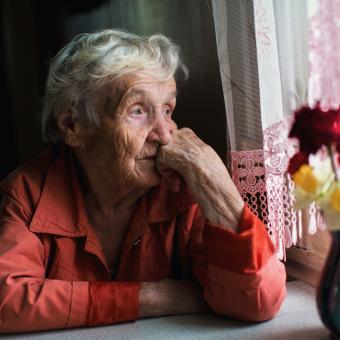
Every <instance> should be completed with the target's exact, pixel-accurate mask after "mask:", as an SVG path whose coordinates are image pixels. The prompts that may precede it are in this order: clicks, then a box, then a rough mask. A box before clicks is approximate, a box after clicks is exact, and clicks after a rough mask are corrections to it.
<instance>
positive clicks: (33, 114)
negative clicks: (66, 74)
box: [0, 0, 227, 178]
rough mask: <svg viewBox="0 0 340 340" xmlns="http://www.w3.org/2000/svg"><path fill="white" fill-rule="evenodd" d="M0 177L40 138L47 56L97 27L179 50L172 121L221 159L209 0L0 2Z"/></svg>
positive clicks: (34, 149) (222, 131)
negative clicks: (182, 73) (182, 67)
mask: <svg viewBox="0 0 340 340" xmlns="http://www.w3.org/2000/svg"><path fill="white" fill-rule="evenodd" d="M0 18H1V28H0V29H1V31H0V33H1V34H0V75H1V82H0V86H1V88H0V152H1V158H0V178H3V177H4V176H5V175H6V174H7V173H8V172H9V171H10V170H12V169H14V168H15V167H16V166H18V165H19V164H21V163H23V162H24V161H26V160H27V159H29V158H31V157H33V156H34V155H35V154H37V153H38V152H39V150H40V149H41V148H42V147H43V146H42V144H41V134H40V122H39V115H40V112H41V109H42V99H43V95H44V85H45V80H46V75H47V70H48V62H49V60H50V58H51V57H52V56H54V55H55V54H56V52H57V51H58V50H59V49H60V48H61V47H62V46H63V45H65V44H66V43H67V42H68V41H69V40H70V39H71V38H72V37H73V36H74V35H76V34H78V33H83V32H93V31H96V30H98V29H102V28H123V29H126V30H128V31H131V32H134V33H137V34H138V33H139V34H144V35H149V34H153V33H162V34H165V35H167V36H168V37H170V38H172V39H173V40H174V41H175V42H176V43H177V44H178V45H179V46H180V47H181V48H182V54H183V59H184V62H185V64H186V65H187V66H188V67H189V70H190V77H189V81H188V82H187V83H186V84H184V86H183V87H182V88H181V89H180V93H179V96H178V104H177V108H176V111H175V116H174V117H175V121H176V122H177V124H178V125H179V127H183V126H188V127H190V128H192V129H193V130H194V131H195V132H196V133H197V134H198V135H199V136H200V138H202V139H203V140H204V141H205V142H206V143H208V144H210V145H211V146H212V147H213V148H214V149H215V150H216V151H217V153H218V154H219V155H220V157H221V158H222V159H223V160H224V159H225V153H226V151H227V141H226V120H225V113H224V112H225V108H224V102H223V93H222V86H221V81H220V75H219V66H218V57H217V51H216V42H215V33H214V24H213V18H212V9H211V4H210V0H100V1H99V0H96V1H95V0H82V1H80V0H67V1H65V0H58V1H53V0H2V1H1V4H0Z"/></svg>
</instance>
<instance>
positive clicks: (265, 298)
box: [204, 261, 286, 322]
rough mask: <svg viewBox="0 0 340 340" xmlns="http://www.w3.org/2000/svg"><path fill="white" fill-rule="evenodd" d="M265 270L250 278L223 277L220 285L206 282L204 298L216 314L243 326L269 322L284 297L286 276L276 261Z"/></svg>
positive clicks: (231, 275) (248, 276) (243, 275)
mask: <svg viewBox="0 0 340 340" xmlns="http://www.w3.org/2000/svg"><path fill="white" fill-rule="evenodd" d="M268 269H269V268H266V270H264V271H262V272H259V273H256V274H250V275H247V274H232V273H230V272H229V273H228V275H226V274H227V273H225V277H224V280H222V281H219V282H216V281H215V282H214V280H209V284H208V286H207V287H206V289H205V293H204V297H205V299H206V301H207V302H208V304H209V306H210V307H211V309H212V310H213V311H214V312H216V313H217V314H220V315H224V316H227V317H231V318H233V319H237V320H241V321H247V322H262V321H266V320H270V319H272V318H273V317H274V316H275V315H276V314H277V313H278V312H279V310H280V308H281V305H282V303H283V301H284V299H285V297H286V273H285V269H284V265H283V264H282V263H280V262H279V261H278V262H276V263H275V262H274V266H273V267H272V268H270V269H269V270H268ZM215 278H216V277H215Z"/></svg>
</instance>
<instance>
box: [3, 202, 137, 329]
mask: <svg viewBox="0 0 340 340" xmlns="http://www.w3.org/2000/svg"><path fill="white" fill-rule="evenodd" d="M28 219H29V214H28V213H27V211H26V210H25V209H24V208H23V207H22V206H21V205H20V203H19V202H18V200H15V199H14V198H13V197H12V198H10V199H8V198H7V199H6V202H5V203H4V202H2V208H1V212H0V333H9V332H26V331H37V330H47V329H56V328H65V327H79V326H93V325H101V324H110V323H118V322H123V321H128V320H134V319H136V318H137V317H138V305H139V287H140V284H139V283H129V282H119V283H118V282H116V283H115V282H85V281H78V282H69V281H62V280H51V279H47V278H46V277H45V264H44V262H45V254H44V249H45V247H44V245H43V243H42V241H41V239H40V237H39V236H38V235H36V234H34V233H32V232H30V231H29V229H28V227H27V225H28Z"/></svg>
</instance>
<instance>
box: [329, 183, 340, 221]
mask: <svg viewBox="0 0 340 340" xmlns="http://www.w3.org/2000/svg"><path fill="white" fill-rule="evenodd" d="M330 204H331V207H332V209H334V210H335V211H338V212H340V188H337V189H336V190H334V191H333V192H332V194H331V197H330ZM339 218H340V217H339Z"/></svg>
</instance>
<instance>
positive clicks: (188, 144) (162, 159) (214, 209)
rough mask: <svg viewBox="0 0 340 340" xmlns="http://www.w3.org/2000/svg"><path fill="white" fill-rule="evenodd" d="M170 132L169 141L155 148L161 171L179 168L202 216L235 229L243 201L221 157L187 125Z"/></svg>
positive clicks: (177, 169) (177, 170)
mask: <svg viewBox="0 0 340 340" xmlns="http://www.w3.org/2000/svg"><path fill="white" fill-rule="evenodd" d="M172 136H173V138H172V140H171V141H170V143H169V144H166V145H162V146H161V147H160V148H159V150H158V155H157V165H158V169H159V171H160V173H161V174H162V173H164V171H169V170H168V169H172V170H174V171H176V172H178V173H179V174H180V175H181V176H182V177H183V178H184V179H185V182H186V184H187V186H188V187H189V189H190V191H191V192H192V194H193V195H194V198H195V200H196V201H197V203H198V204H199V205H200V207H201V209H202V212H203V214H204V216H205V218H206V219H208V220H209V221H210V222H212V223H216V224H220V225H225V226H228V227H230V228H232V229H234V230H236V229H237V226H238V222H239V219H240V216H241V213H242V210H243V206H244V203H243V200H242V198H241V196H240V194H239V193H238V191H237V189H236V187H235V185H234V183H233V181H232V180H231V178H230V176H229V173H228V170H227V169H226V167H225V165H224V164H223V162H222V160H221V159H220V158H219V157H218V155H217V154H216V152H215V151H214V150H213V149H212V148H211V147H210V146H209V145H207V144H205V143H204V142H203V141H202V140H201V139H199V138H198V137H197V136H196V135H195V134H194V132H193V131H192V130H190V129H188V128H183V129H179V130H176V131H174V132H173V135H172ZM164 177H166V176H164Z"/></svg>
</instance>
